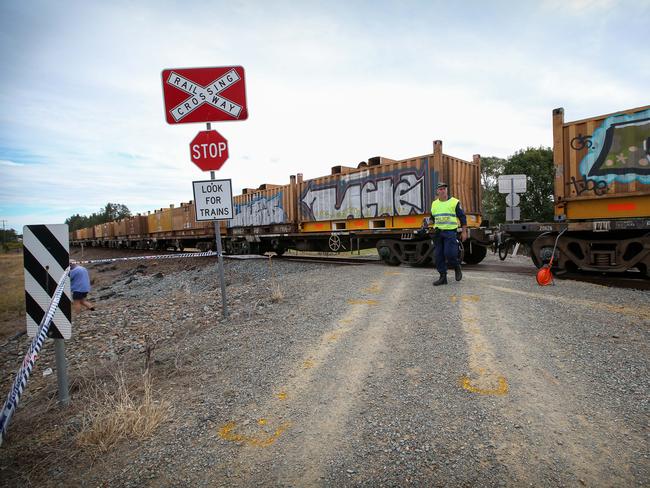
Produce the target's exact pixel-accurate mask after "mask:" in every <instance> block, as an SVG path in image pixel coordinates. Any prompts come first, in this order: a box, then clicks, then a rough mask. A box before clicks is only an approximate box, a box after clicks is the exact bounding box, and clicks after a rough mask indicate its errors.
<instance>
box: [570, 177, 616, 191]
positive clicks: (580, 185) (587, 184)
mask: <svg viewBox="0 0 650 488" xmlns="http://www.w3.org/2000/svg"><path fill="white" fill-rule="evenodd" d="M569 185H573V188H574V190H575V191H576V195H577V196H580V195H582V194H583V193H584V192H589V191H593V192H594V194H595V195H597V196H602V195H604V194H605V193H607V192H608V191H609V185H608V184H607V182H606V181H605V180H592V179H590V178H587V177H586V176H583V179H582V180H576V179H575V176H572V177H571V183H569Z"/></svg>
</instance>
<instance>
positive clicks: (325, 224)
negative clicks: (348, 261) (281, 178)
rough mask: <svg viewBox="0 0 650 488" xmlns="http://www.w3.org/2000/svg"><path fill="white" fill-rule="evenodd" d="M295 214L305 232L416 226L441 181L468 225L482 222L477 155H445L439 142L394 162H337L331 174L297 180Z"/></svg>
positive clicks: (428, 208) (381, 160)
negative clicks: (430, 150)
mask: <svg viewBox="0 0 650 488" xmlns="http://www.w3.org/2000/svg"><path fill="white" fill-rule="evenodd" d="M300 180H301V177H300V175H299V195H300V197H299V217H300V223H301V226H302V230H303V231H304V232H323V231H336V230H361V229H383V228H386V229H398V228H417V227H420V226H421V224H422V218H423V217H424V216H427V215H430V209H431V202H432V201H433V200H434V199H435V198H436V190H435V188H436V185H437V184H438V182H441V181H444V182H445V183H447V184H448V185H449V194H450V196H453V197H456V198H458V199H459V200H460V202H461V205H462V206H463V208H464V210H465V213H466V214H467V217H468V225H469V226H475V227H476V226H478V225H480V221H481V220H480V213H481V190H480V157H479V156H478V155H476V156H474V158H473V160H472V161H464V160H462V159H458V158H454V157H452V156H448V155H446V154H444V153H443V152H442V142H441V141H435V142H434V145H433V153H431V154H425V155H423V156H418V157H415V158H408V159H403V160H393V159H388V158H383V157H375V158H370V159H369V160H368V162H367V163H366V162H364V163H361V164H359V165H358V167H357V168H352V167H346V166H335V167H333V168H332V174H331V175H329V176H324V177H321V178H314V179H311V180H306V181H300Z"/></svg>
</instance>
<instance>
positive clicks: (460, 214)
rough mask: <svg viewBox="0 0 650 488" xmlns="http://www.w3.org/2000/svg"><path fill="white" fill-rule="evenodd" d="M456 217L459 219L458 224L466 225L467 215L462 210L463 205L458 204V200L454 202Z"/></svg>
mask: <svg viewBox="0 0 650 488" xmlns="http://www.w3.org/2000/svg"><path fill="white" fill-rule="evenodd" d="M456 217H458V220H460V225H467V217H466V216H465V212H464V211H463V207H461V206H460V202H458V203H457V204H456Z"/></svg>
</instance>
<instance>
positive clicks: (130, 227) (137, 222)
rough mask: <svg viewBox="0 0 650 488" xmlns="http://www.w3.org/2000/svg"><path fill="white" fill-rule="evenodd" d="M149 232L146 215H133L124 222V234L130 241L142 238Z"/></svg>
mask: <svg viewBox="0 0 650 488" xmlns="http://www.w3.org/2000/svg"><path fill="white" fill-rule="evenodd" d="M148 232H149V226H148V221H147V216H146V215H140V214H138V215H134V216H133V217H129V218H128V219H127V221H126V234H127V236H128V237H129V238H130V239H136V238H139V237H144V236H145V235H146V234H148Z"/></svg>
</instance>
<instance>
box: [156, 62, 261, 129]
mask: <svg viewBox="0 0 650 488" xmlns="http://www.w3.org/2000/svg"><path fill="white" fill-rule="evenodd" d="M162 82H163V94H164V98H165V117H166V118H167V122H168V123H169V124H185V123H191V122H223V121H228V120H245V119H247V118H248V110H247V108H246V90H245V86H244V68H242V67H241V66H225V67H220V68H179V69H166V70H163V72H162Z"/></svg>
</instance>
